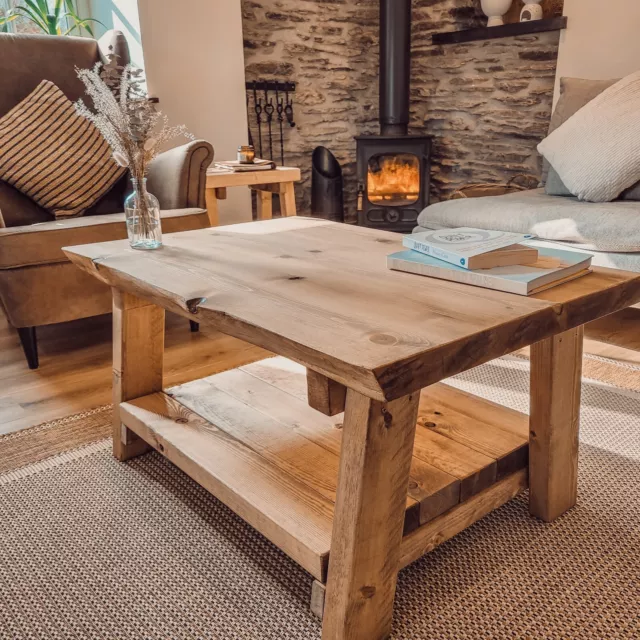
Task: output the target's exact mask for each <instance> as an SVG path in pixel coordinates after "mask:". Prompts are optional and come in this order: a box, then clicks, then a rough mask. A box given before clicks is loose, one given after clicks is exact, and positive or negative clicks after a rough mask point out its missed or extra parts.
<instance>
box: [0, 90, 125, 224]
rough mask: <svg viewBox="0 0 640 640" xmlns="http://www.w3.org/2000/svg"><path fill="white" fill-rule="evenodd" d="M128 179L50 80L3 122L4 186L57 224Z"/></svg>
mask: <svg viewBox="0 0 640 640" xmlns="http://www.w3.org/2000/svg"><path fill="white" fill-rule="evenodd" d="M124 173H125V169H124V168H123V167H120V166H118V165H117V164H116V162H115V161H114V159H113V155H112V152H111V147H110V146H109V144H108V143H107V141H106V140H105V139H104V138H103V137H102V134H101V133H100V131H98V129H97V128H96V126H95V125H94V124H93V123H91V122H89V121H88V120H87V119H86V118H84V117H83V116H81V115H80V114H78V113H77V111H76V109H75V107H74V105H73V104H72V103H71V102H70V101H69V99H68V98H67V97H66V96H65V95H64V94H63V93H62V91H60V89H58V87H56V85H55V84H53V83H52V82H49V81H48V80H43V81H42V82H41V83H40V84H39V85H38V87H37V88H36V89H35V91H33V92H32V93H31V94H30V95H29V96H28V97H27V98H25V99H24V100H23V101H22V102H21V103H20V104H18V105H16V106H15V107H14V108H13V109H12V110H11V111H9V113H7V114H6V115H5V116H4V117H3V118H1V119H0V180H4V181H5V182H7V183H9V184H10V185H12V186H14V187H15V188H16V189H19V190H20V191H21V192H22V193H24V194H25V195H27V196H29V197H30V198H31V199H32V200H34V201H35V202H36V203H37V204H38V205H40V206H41V207H42V208H44V209H46V210H47V211H50V212H51V213H53V215H54V216H55V217H56V218H61V217H68V216H76V215H80V214H82V213H83V212H84V211H85V210H86V209H87V208H88V207H90V206H91V205H93V204H94V203H95V202H97V201H98V200H100V198H102V197H103V196H104V195H105V194H106V193H107V192H108V191H109V190H110V189H111V187H113V185H114V184H115V183H116V182H117V181H118V180H119V179H120V178H121V177H122V175H123V174H124Z"/></svg>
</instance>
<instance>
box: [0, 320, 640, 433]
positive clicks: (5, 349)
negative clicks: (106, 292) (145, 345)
mask: <svg viewBox="0 0 640 640" xmlns="http://www.w3.org/2000/svg"><path fill="white" fill-rule="evenodd" d="M587 337H588V339H587V340H586V344H585V352H586V353H590V354H594V355H599V356H602V357H606V358H612V359H614V360H617V361H619V362H624V363H627V364H634V365H639V366H640V310H639V309H627V310H626V311H624V312H622V313H618V314H615V315H614V316H609V317H608V318H603V319H602V320H600V321H598V322H597V323H594V324H593V325H591V326H589V327H588V329H587ZM38 338H39V346H40V369H38V370H37V371H30V370H29V369H28V368H27V365H26V362H25V359H24V354H23V352H22V348H21V346H20V342H19V340H18V337H17V334H16V332H15V330H13V329H12V328H11V327H9V326H8V325H7V323H6V321H5V319H4V317H3V316H2V315H1V314H0V433H8V432H10V431H15V430H18V429H23V428H25V427H30V426H33V425H36V424H40V423H41V422H46V421H47V420H53V419H55V418H61V417H64V416H68V415H71V414H73V413H78V412H80V411H83V410H85V409H89V408H92V407H97V406H100V405H103V404H107V403H109V402H111V316H100V317H98V318H89V319H87V320H79V321H76V322H69V323H66V324H61V325H55V326H50V327H42V328H40V329H39V330H38ZM603 341H605V342H606V343H605V342H603ZM166 347H167V351H166V357H165V384H166V385H167V386H169V385H176V384H181V383H183V382H187V381H189V380H195V379H198V378H202V377H204V376H207V375H212V374H214V373H217V372H219V371H224V370H226V369H231V368H234V367H238V366H241V365H243V364H247V363H249V362H253V361H254V360H258V359H261V358H263V357H265V356H266V355H268V354H267V352H265V351H263V350H261V349H258V348H256V347H252V346H251V345H248V344H246V343H244V342H241V341H239V340H235V339H233V338H230V337H228V336H224V335H222V334H220V333H216V332H213V331H210V330H207V329H205V328H204V327H203V329H202V331H201V332H200V333H197V334H192V333H191V332H190V331H189V324H188V323H187V322H186V321H185V320H184V319H182V318H178V317H176V316H173V315H171V314H167V337H166Z"/></svg>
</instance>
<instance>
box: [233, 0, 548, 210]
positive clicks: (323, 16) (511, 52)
mask: <svg viewBox="0 0 640 640" xmlns="http://www.w3.org/2000/svg"><path fill="white" fill-rule="evenodd" d="M241 1H242V9H243V30H244V40H245V47H244V49H245V68H246V78H247V80H254V79H260V78H268V79H278V80H292V81H294V82H296V83H297V91H296V93H295V96H294V99H295V109H296V113H295V120H296V124H297V126H296V128H294V129H289V130H287V131H286V139H285V149H286V157H285V161H286V162H287V163H288V164H294V165H297V166H300V167H301V169H302V174H303V183H302V185H301V187H300V188H299V189H298V194H297V197H298V210H299V211H300V212H304V211H308V210H309V204H310V199H311V192H310V189H311V182H310V181H311V153H312V152H313V149H314V148H315V147H316V146H318V145H324V146H327V147H328V148H329V149H330V150H331V151H332V152H333V153H334V154H335V155H336V157H337V158H338V160H339V161H340V162H341V164H342V166H343V170H344V175H345V211H346V220H347V221H350V222H355V220H356V217H357V216H356V190H357V184H356V177H355V170H356V143H355V136H357V135H368V134H375V133H377V132H378V129H379V122H378V72H379V66H378V63H379V60H378V37H379V1H378V0H358V2H355V1H353V0H241ZM483 19H484V18H483V16H482V13H481V11H480V2H479V0H414V1H413V29H412V69H411V123H410V130H409V131H410V133H412V134H422V135H425V134H426V135H433V136H434V141H433V152H432V176H431V196H432V200H433V201H437V200H440V199H442V198H443V197H446V195H447V194H448V193H451V192H452V191H454V190H455V189H457V188H459V187H461V186H463V185H465V184H468V183H470V182H485V181H486V182H504V181H506V180H508V179H509V178H511V177H513V176H514V175H516V174H519V173H527V174H539V159H538V154H537V152H536V146H537V144H538V142H539V141H540V140H541V139H542V138H543V137H544V136H545V135H546V131H547V127H548V124H549V118H550V114H551V105H552V99H553V87H554V81H555V69H556V60H557V52H558V41H559V33H558V32H550V33H543V34H538V35H528V36H521V37H517V38H504V39H500V40H487V41H481V42H471V43H468V44H464V45H447V46H433V45H432V44H431V35H432V34H433V33H435V32H438V31H445V30H452V31H453V30H456V29H462V28H468V27H472V26H476V25H478V24H481V23H482V21H483ZM249 117H250V121H251V114H250V116H249Z"/></svg>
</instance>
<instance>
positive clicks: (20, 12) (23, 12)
mask: <svg viewBox="0 0 640 640" xmlns="http://www.w3.org/2000/svg"><path fill="white" fill-rule="evenodd" d="M25 2H28V0H25ZM32 4H33V3H32ZM12 14H15V16H16V18H17V17H19V16H24V17H25V18H27V19H28V20H30V21H31V22H33V23H34V24H35V25H36V26H37V27H38V28H39V29H41V30H42V31H44V32H45V33H49V29H48V27H47V23H46V22H45V21H44V20H43V19H42V16H41V15H40V14H39V13H38V12H37V8H36V10H35V11H34V10H33V9H31V8H30V7H29V6H19V7H16V8H15V9H12ZM13 19H14V20H15V18H13Z"/></svg>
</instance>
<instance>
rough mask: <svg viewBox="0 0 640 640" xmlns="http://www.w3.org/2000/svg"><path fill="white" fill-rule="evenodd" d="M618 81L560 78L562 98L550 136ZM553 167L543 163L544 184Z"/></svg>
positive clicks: (552, 123) (545, 161)
mask: <svg viewBox="0 0 640 640" xmlns="http://www.w3.org/2000/svg"><path fill="white" fill-rule="evenodd" d="M619 79H620V78H617V79H616V80H585V79H583V78H560V98H559V99H558V103H557V104H556V108H555V110H554V112H553V115H552V116H551V122H550V123H549V134H551V133H553V132H554V131H555V130H556V129H557V128H558V127H559V126H560V125H562V124H564V123H565V122H566V121H567V120H568V119H569V118H570V117H571V116H572V115H573V114H574V113H576V112H578V111H579V110H580V109H582V107H584V106H585V105H586V104H588V103H589V102H591V101H592V100H593V99H594V98H595V97H597V96H599V95H600V94H601V93H602V92H603V91H604V90H605V89H608V88H609V87H611V86H612V85H614V84H615V83H616V82H618V80H619ZM550 168H551V165H550V164H549V162H548V160H546V159H543V163H542V184H545V183H546V182H547V176H548V174H549V169H550Z"/></svg>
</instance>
